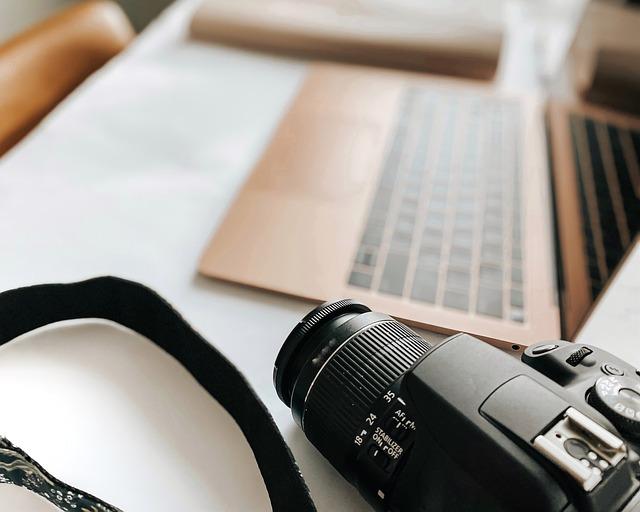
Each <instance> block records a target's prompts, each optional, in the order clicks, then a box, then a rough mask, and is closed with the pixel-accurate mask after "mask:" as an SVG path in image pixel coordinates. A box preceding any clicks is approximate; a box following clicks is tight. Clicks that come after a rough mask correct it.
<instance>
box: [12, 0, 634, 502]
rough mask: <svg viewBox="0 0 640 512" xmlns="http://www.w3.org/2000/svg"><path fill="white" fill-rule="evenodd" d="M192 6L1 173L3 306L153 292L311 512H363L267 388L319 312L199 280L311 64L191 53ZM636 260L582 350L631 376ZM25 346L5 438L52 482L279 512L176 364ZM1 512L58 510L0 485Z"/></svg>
mask: <svg viewBox="0 0 640 512" xmlns="http://www.w3.org/2000/svg"><path fill="white" fill-rule="evenodd" d="M193 6H194V3H193V2H192V1H191V0H186V1H184V2H181V3H179V4H178V5H176V6H174V7H173V8H172V9H171V10H170V11H169V12H167V13H166V14H165V15H164V16H163V17H162V18H161V19H159V20H158V21H157V22H156V23H155V24H154V25H152V26H151V28H150V29H148V30H147V31H146V32H145V34H143V36H142V37H141V38H140V39H139V40H138V42H137V43H136V44H135V45H134V47H132V48H131V49H130V50H129V51H127V52H126V53H125V54H124V55H122V56H121V57H119V58H117V59H115V60H114V61H113V62H112V63H110V64H109V65H108V66H107V67H106V68H105V69H104V70H102V71H100V72H99V73H97V74H96V75H95V76H94V77H93V78H92V79H91V80H89V82H88V83H86V84H84V85H83V86H82V87H81V88H80V89H79V90H78V91H77V92H76V93H75V94H73V95H72V97H70V98H69V99H68V100H67V101H65V102H64V103H63V104H62V105H61V106H60V108H58V109H57V110H56V111H55V112H54V113H53V114H52V115H50V116H49V117H48V118H47V120H46V121H45V122H44V123H43V124H42V125H41V126H40V127H39V128H38V129H36V130H35V131H34V132H33V134H32V135H30V136H29V137H28V139H27V140H25V141H24V142H23V143H21V144H20V145H19V146H18V147H17V148H15V150H13V151H12V152H11V153H10V154H9V155H7V156H6V157H5V158H3V159H2V161H0V268H1V269H2V272H0V289H8V288H13V287H17V286H22V285H26V284H32V283H40V282H59V281H73V280H78V279H84V278H87V277H91V276H96V275H103V274H112V275H118V276H122V277H126V278H130V279H135V280H138V281H141V282H144V283H146V284H148V285H150V286H151V287H153V288H155V289H156V290H157V291H158V292H159V293H161V294H162V295H164V296H165V297H166V298H167V299H168V300H169V301H170V302H172V303H173V304H174V305H176V307H177V308H178V309H179V310H180V311H181V312H182V313H183V314H184V315H185V317H186V318H187V319H188V320H189V321H190V322H191V323H192V324H193V325H194V326H195V327H196V329H198V330H199V331H200V332H201V333H203V334H204V336H205V337H207V338H208V339H209V340H210V341H211V342H212V343H214V344H215V345H216V346H217V347H218V348H219V349H221V350H222V351H223V352H224V353H225V354H226V355H227V356H228V357H229V358H230V359H231V360H232V361H234V362H235V363H236V364H237V365H238V366H239V367H240V369H241V370H242V371H243V372H244V373H245V375H247V377H248V378H249V380H250V381H251V383H252V384H253V385H254V387H255V388H256V389H257V390H258V392H259V394H260V396H261V397H262V399H263V400H264V401H265V403H266V404H267V405H268V407H269V408H270V410H271V412H272V414H273V415H274V417H275V419H276V421H277V423H278V425H279V426H280V428H281V430H282V432H283V434H284V436H285V438H286V439H287V441H288V443H289V444H290V446H291V448H292V450H293V453H294V455H295V456H296V458H297V460H298V462H299V464H300V466H301V469H302V471H303V473H304V475H305V477H306V479H307V482H308V484H309V486H310V488H311V492H312V494H313V496H314V498H315V500H316V503H317V505H318V508H319V510H321V511H332V512H333V511H347V510H349V511H358V510H361V511H365V510H368V507H367V506H366V505H365V504H364V502H363V501H362V500H361V499H360V497H359V496H358V495H357V493H356V492H355V490H353V489H352V488H351V487H350V486H349V485H348V484H346V482H344V481H343V480H342V478H341V477H340V476H338V474H337V473H336V472H335V471H334V470H333V469H332V468H331V466H330V465H329V464H328V463H327V462H326V461H325V460H324V458H322V457H321V456H320V455H319V454H318V453H317V452H316V451H315V449H314V448H313V447H312V446H311V445H310V444H309V443H308V442H307V441H306V440H305V438H304V436H303V434H302V432H301V431H300V430H299V429H298V427H297V426H295V424H294V423H293V420H292V419H291V415H290V412H289V410H288V409H287V408H286V407H285V406H284V405H283V404H282V403H281V402H280V401H279V400H278V398H277V397H276V394H275V391H274V389H273V386H272V383H271V371H272V365H273V361H274V359H275V356H276V353H277V351H278V349H279V348H280V346H281V343H282V341H283V340H284V338H285V336H286V335H287V334H288V332H289V330H290V328H291V327H292V326H293V325H294V324H295V323H296V322H297V321H298V319H299V318H300V317H301V316H302V315H303V314H304V313H306V311H307V310H308V309H309V307H310V305H309V304H306V303H303V302H301V301H297V300H293V299H289V298H285V297H282V296H278V295H273V294H268V293H263V292H259V291H254V290H249V289H245V288H241V287H237V286H233V285H228V284H222V283H220V282H215V281H212V280H208V279H205V278H202V277H200V276H198V275H197V273H196V263H197V260H198V258H199V255H200V253H201V251H202V249H203V247H204V245H205V244H206V243H207V241H208V238H209V235H210V234H211V233H212V232H213V230H214V229H215V227H216V225H217V224H218V223H219V222H220V220H221V215H222V214H223V212H224V211H225V208H227V207H228V205H229V204H230V202H231V200H232V198H233V195H234V192H235V191H236V190H237V188H238V186H239V185H240V184H241V183H242V181H243V179H244V178H245V176H246V175H247V173H248V171H249V170H250V169H251V166H252V164H253V162H254V161H255V159H256V158H257V157H258V156H259V154H260V152H261V151H262V149H263V148H264V146H265V144H266V143H267V141H268V139H269V136H270V133H271V131H272V129H273V128H274V126H275V124H276V123H277V121H278V119H279V117H280V115H281V114H282V112H283V111H284V109H285V108H286V106H287V103H288V102H289V101H290V100H291V98H292V96H293V94H294V93H295V91H296V88H297V87H298V85H299V84H300V81H301V79H302V78H303V75H304V71H305V67H304V64H303V63H300V62H296V61H291V60H286V59H278V58H270V57H267V56H265V55H258V54H251V53H248V52H241V51H235V50H230V49H223V48H216V47H214V46H208V45H203V44H198V43H194V42H191V41H188V40H186V36H185V26H186V20H187V19H188V16H189V13H190V12H191V10H192V9H193ZM506 75H508V73H506ZM632 259H633V261H631V262H630V265H629V266H628V267H627V269H625V272H623V273H622V274H621V275H620V276H619V278H618V282H617V283H616V285H615V289H614V291H615V293H612V294H611V295H610V296H609V297H607V299H606V300H605V301H603V303H602V304H601V307H600V309H601V311H600V312H599V314H598V315H596V316H594V318H593V319H592V320H591V321H590V323H589V325H588V326H587V328H586V329H585V331H584V333H583V338H582V339H583V341H585V342H594V343H596V344H598V343H601V344H603V345H604V344H607V343H609V342H613V341H614V340H612V339H610V338H611V337H610V336H609V334H610V333H615V336H616V337H617V342H618V343H619V344H618V345H616V349H617V350H619V353H620V354H621V355H623V356H625V357H627V358H632V357H635V361H636V364H639V365H640V361H639V360H638V357H639V354H638V351H637V350H635V349H634V348H631V347H632V346H633V345H632V343H633V342H635V341H637V334H638V324H637V320H633V319H632V318H633V317H634V316H635V317H636V318H637V316H638V311H639V310H638V304H637V303H638V301H637V299H638V290H639V288H640V275H639V272H638V267H639V266H638V263H639V262H640V254H639V253H638V251H636V253H635V254H634V255H633V256H632ZM634 298H635V301H634V300H632V299H634ZM25 338H26V339H24V340H23V341H22V342H19V343H14V344H10V345H9V346H7V347H4V348H2V350H0V389H1V390H2V391H3V392H2V394H1V395H2V396H1V398H0V403H1V405H0V429H1V431H2V433H3V434H5V435H6V436H7V437H8V438H9V439H11V440H12V441H13V442H15V443H16V444H18V445H19V446H21V447H23V448H24V449H26V450H27V451H28V452H29V453H30V454H31V455H33V456H34V457H35V458H36V459H37V460H38V461H40V462H42V463H43V464H44V465H45V467H46V468H47V469H48V470H50V471H51V472H52V473H53V474H54V475H56V476H58V477H60V478H62V479H63V480H65V481H67V482H69V483H71V484H73V485H76V486H79V487H80V488H82V489H84V490H86V491H90V492H92V493H95V494H97V495H98V496H100V497H102V498H104V499H106V500H108V501H110V502H112V503H113V504H115V505H117V506H119V507H121V508H122V509H124V510H126V511H133V512H135V511H149V510H154V511H158V512H164V511H166V512H168V511H176V510H184V511H190V512H199V511H211V510H243V511H254V510H255V511H259V510H268V509H269V504H268V499H267V495H266V492H265V490H264V487H263V484H262V480H261V478H260V475H259V473H258V470H257V468H256V466H255V461H254V460H253V456H252V454H251V452H250V450H249V449H248V447H247V445H246V444H245V442H244V439H243V437H242V435H241V434H240V431H239V430H238V429H237V427H236V426H235V424H234V423H233V422H232V420H231V419H230V418H229V417H228V416H227V415H226V413H224V411H223V410H222V409H221V408H220V406H219V405H218V404H217V403H215V402H214V401H213V400H211V399H210V398H209V397H208V395H206V393H205V392H204V391H203V390H202V389H200V388H199V386H198V385H197V384H196V383H195V382H194V381H193V380H192V379H191V377H190V376H189V375H188V374H187V373H186V371H184V370H183V369H182V368H181V367H180V366H179V365H178V364H177V363H176V362H175V361H174V360H173V359H171V358H169V357H168V356H166V355H165V354H164V353H162V352H161V351H160V350H158V349H155V348H154V347H153V346H152V345H151V344H149V343H148V342H146V341H145V340H144V339H142V338H140V337H138V336H136V335H133V334H131V333H129V332H125V331H123V330H120V329H116V328H114V327H113V326H111V325H107V324H104V323H82V324H74V325H70V326H65V327H56V328H53V329H46V330H43V331H40V332H39V333H36V334H34V335H29V336H27V337H25ZM612 346H613V345H612ZM0 508H1V509H3V510H12V511H14V512H20V511H26V510H29V511H40V510H42V511H45V510H51V509H52V508H51V507H50V506H49V505H48V504H46V503H44V502H41V501H40V500H39V499H38V498H36V497H34V496H32V495H30V494H28V493H26V492H24V491H22V490H20V489H16V488H13V487H9V486H2V487H0Z"/></svg>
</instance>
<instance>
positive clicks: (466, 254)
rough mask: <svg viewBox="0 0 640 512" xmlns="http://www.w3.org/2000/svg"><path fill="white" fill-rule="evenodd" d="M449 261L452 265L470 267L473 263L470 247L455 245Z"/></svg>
mask: <svg viewBox="0 0 640 512" xmlns="http://www.w3.org/2000/svg"><path fill="white" fill-rule="evenodd" d="M449 262H450V264H451V265H456V266H460V267H468V266H470V265H471V251H470V250H469V249H462V248H458V247H453V248H452V250H451V254H450V255H449Z"/></svg>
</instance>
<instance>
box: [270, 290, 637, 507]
mask: <svg viewBox="0 0 640 512" xmlns="http://www.w3.org/2000/svg"><path fill="white" fill-rule="evenodd" d="M274 383H275V387H276V390H277V392H278V395H279V397H280V399H281V400H282V401H283V402H284V403H285V404H286V405H287V406H288V407H290V408H291V411H292V414H293V417H294V418H295V420H296V422H297V423H298V425H299V426H300V427H301V428H302V430H303V431H304V432H305V434H306V436H307V438H308V439H309V440H310V441H311V442H312V443H313V444H314V445H315V447H316V448H317V449H318V450H319V451H320V453H322V454H323V455H324V456H325V457H326V458H327V459H328V460H329V461H330V462H331V464H332V465H333V466H334V467H335V468H336V469H337V470H338V471H339V472H340V473H341V474H342V475H343V476H344V478H346V479H347V480H348V481H349V482H350V483H351V484H353V485H354V486H355V487H356V488H357V489H358V490H359V492H360V493H361V494H362V496H364V498H365V499H366V500H367V501H368V502H369V503H370V504H371V505H372V506H373V508H374V509H376V510H378V511H385V512H386V511H392V512H414V511H415V512H418V511H439V510H441V511H442V510H444V511H471V510H472V511H491V512H493V511H529V510H530V511H563V512H573V511H594V512H596V511H598V512H605V511H606V512H611V511H623V512H632V511H633V512H640V456H639V454H640V373H639V372H638V370H637V369H636V368H634V367H632V366H631V365H629V364H628V363H625V362H624V361H621V360H620V359H618V358H616V357H615V356H613V355H611V354H609V353H608V352H605V351H604V350H600V349H598V348H596V347H593V346H589V345H583V344H575V343H569V342H566V341H552V342H544V343H540V344H536V345H532V346H530V347H528V348H527V349H526V350H525V351H524V353H523V354H522V357H521V359H520V360H518V359H517V358H516V357H514V356H513V355H509V354H507V353H505V352H503V351H501V350H499V349H497V348H495V347H492V346H490V345H489V344H487V343H484V342H482V341H479V340H478V339H476V338H473V337H472V336H469V335H467V334H456V335H454V336H451V337H449V338H447V339H445V340H444V341H442V342H441V343H439V344H437V345H433V344H432V343H430V342H429V341H428V340H426V339H424V338H422V337H420V336H418V335H417V334H416V333H415V332H413V331H412V330H411V329H409V328H408V327H406V326H405V325H403V324H402V323H400V322H398V321H396V320H394V319H392V318H391V317H389V316H387V315H384V314H381V313H376V312H372V311H371V310H370V309H369V308H368V307H367V306H365V305H364V304H361V303H359V302H356V301H353V300H340V301H337V302H331V303H326V304H323V305H322V306H319V307H318V308H316V309H315V310H314V311H312V312H311V313H309V314H308V315H307V316H306V317H305V318H304V319H303V320H302V321H301V322H300V323H299V324H298V325H297V326H296V327H295V328H294V330H293V331H292V332H291V334H290V335H289V337H288V338H287V340H286V341H285V343H284V345H283V347H282V349H281V350H280V353H279V354H278V358H277V360H276V364H275V369H274Z"/></svg>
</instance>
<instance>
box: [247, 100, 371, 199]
mask: <svg viewBox="0 0 640 512" xmlns="http://www.w3.org/2000/svg"><path fill="white" fill-rule="evenodd" d="M382 143H383V140H382V130H380V128H379V127H378V126H377V125H376V124H375V122H372V121H371V120H365V119H357V118H354V117H347V116H338V115H335V114H334V115H322V114H319V113H318V112H314V114H313V115H304V114H298V115H294V116H290V117H289V119H287V120H286V121H285V123H284V124H283V126H282V127H281V128H280V130H279V131H278V134H277V136H276V139H275V140H274V141H273V142H272V144H271V145H270V147H269V149H268V150H267V152H266V153H265V155H264V156H263V158H262V160H261V162H260V164H259V165H258V168H257V170H256V172H255V173H254V174H253V176H252V177H251V179H250V182H249V187H250V188H252V189H254V190H255V189H258V190H269V191H277V192H280V193H287V194H289V193H294V194H305V195H306V196H312V197H314V198H315V199H320V200H327V201H335V200H336V199H349V197H350V196H353V195H354V194H361V193H362V192H363V189H366V188H367V187H366V186H365V185H366V184H368V183H370V182H371V176H372V173H377V172H378V166H377V165H376V162H379V161H380V146H381V144H382Z"/></svg>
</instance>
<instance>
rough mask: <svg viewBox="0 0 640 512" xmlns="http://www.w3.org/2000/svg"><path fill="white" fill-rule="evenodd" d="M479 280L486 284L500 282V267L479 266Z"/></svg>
mask: <svg viewBox="0 0 640 512" xmlns="http://www.w3.org/2000/svg"><path fill="white" fill-rule="evenodd" d="M480 281H481V282H482V283H486V284H496V285H501V284H502V269H501V268H500V267H494V266H489V265H481V266H480Z"/></svg>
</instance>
